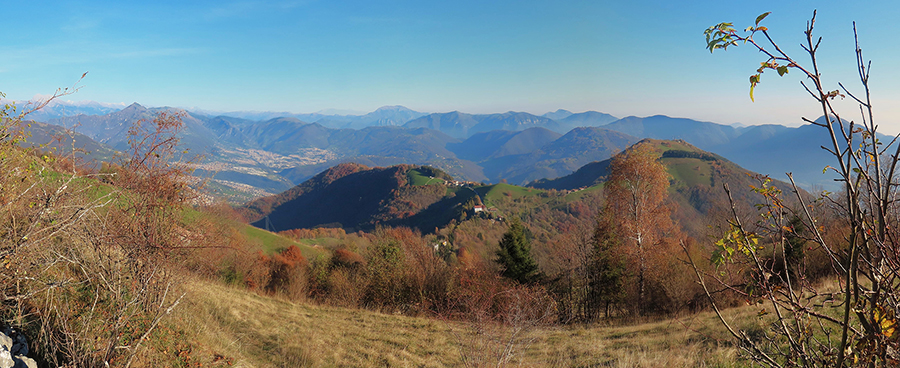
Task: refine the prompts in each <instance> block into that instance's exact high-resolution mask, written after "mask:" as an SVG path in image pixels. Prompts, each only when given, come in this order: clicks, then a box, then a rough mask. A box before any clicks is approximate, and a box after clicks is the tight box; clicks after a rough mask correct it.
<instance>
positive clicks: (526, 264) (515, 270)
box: [496, 220, 543, 283]
mask: <svg viewBox="0 0 900 368" xmlns="http://www.w3.org/2000/svg"><path fill="white" fill-rule="evenodd" d="M496 262H497V263H498V264H499V265H500V267H501V268H502V269H503V271H502V273H501V274H502V275H503V277H506V278H509V279H512V280H515V281H517V282H519V283H530V282H534V281H537V280H539V279H540V278H541V277H542V276H543V275H542V274H541V272H540V270H539V269H538V265H537V262H535V261H534V258H532V257H531V242H530V241H529V240H528V236H527V235H526V229H525V226H524V225H522V223H520V222H519V221H517V220H514V221H513V222H512V224H510V225H509V230H507V231H506V233H505V234H503V238H502V239H500V249H499V250H497V260H496Z"/></svg>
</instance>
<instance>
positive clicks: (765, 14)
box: [756, 12, 772, 26]
mask: <svg viewBox="0 0 900 368" xmlns="http://www.w3.org/2000/svg"><path fill="white" fill-rule="evenodd" d="M769 14H772V12H765V13H762V14H760V15H759V16H758V17H756V25H757V26H758V25H759V22H762V20H763V19H766V17H768V16H769Z"/></svg>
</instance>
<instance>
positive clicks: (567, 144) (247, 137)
mask: <svg viewBox="0 0 900 368" xmlns="http://www.w3.org/2000/svg"><path fill="white" fill-rule="evenodd" d="M83 106H84V109H85V110H83V111H91V110H90V109H94V108H100V107H97V106H100V105H92V104H83ZM101 107H102V106H101ZM72 108H73V109H74V107H72ZM104 108H110V107H104ZM163 110H177V109H171V108H150V109H148V108H145V107H143V106H141V105H139V104H132V105H129V106H127V107H125V108H122V109H119V110H116V111H112V112H107V113H105V114H87V113H81V114H76V115H68V116H63V117H54V118H48V119H45V121H46V122H47V123H49V124H53V125H59V126H63V127H70V128H72V127H74V130H75V131H76V132H77V133H79V134H83V135H84V136H85V137H89V138H91V139H93V140H95V141H96V142H97V143H96V145H92V146H91V147H95V148H96V149H97V150H100V148H99V147H104V148H103V149H115V150H123V149H125V148H126V147H127V142H128V137H127V130H128V127H129V126H130V125H131V124H132V123H134V122H135V121H138V120H141V119H151V118H152V117H153V116H154V115H155V114H157V113H158V112H160V111H163ZM66 111H68V113H72V112H74V111H82V110H66ZM178 111H182V112H183V113H184V114H185V117H184V125H185V129H184V131H183V132H182V134H181V138H182V146H183V148H186V149H189V150H190V152H193V153H197V154H202V155H204V156H205V160H204V162H203V164H201V165H199V166H198V169H199V171H198V173H199V174H203V175H212V174H216V175H215V178H216V180H214V181H213V183H214V184H215V185H217V186H219V189H220V190H221V191H222V193H223V195H226V196H229V197H231V198H232V200H235V201H239V200H248V199H252V198H254V197H256V196H259V195H265V194H273V193H278V192H280V191H283V190H286V189H288V188H290V187H291V186H292V185H295V184H299V183H302V182H304V181H305V180H307V179H309V178H312V177H313V176H315V175H316V174H318V173H320V172H322V171H323V170H325V169H327V168H329V167H332V166H335V165H337V164H340V163H346V162H356V163H359V164H363V165H368V166H392V165H397V164H414V165H431V166H434V167H437V168H439V169H441V170H444V171H446V172H447V173H449V174H450V175H453V176H454V177H457V178H459V179H462V180H469V181H477V182H481V181H485V182H495V183H496V182H500V181H501V180H505V181H508V182H509V183H511V184H517V185H522V184H525V183H528V182H532V181H536V180H539V179H553V178H557V177H563V176H566V175H569V174H572V173H573V172H575V170H577V169H578V168H580V167H582V166H584V165H586V164H588V163H590V162H592V161H603V160H605V159H608V158H609V157H611V156H612V155H613V154H615V153H616V152H618V151H620V150H622V149H624V148H625V147H628V146H630V145H631V144H633V143H635V142H637V141H639V140H641V139H643V138H653V139H665V140H672V139H681V140H684V141H686V142H687V143H690V144H692V145H694V146H696V147H698V148H700V149H703V150H706V151H709V152H714V153H716V154H718V155H720V156H722V157H726V158H728V159H730V160H731V161H733V162H735V163H737V164H738V165H741V166H742V167H745V168H747V169H750V170H753V171H756V172H761V173H766V174H770V175H772V176H773V177H776V178H780V179H784V178H786V176H785V174H784V173H785V172H787V171H791V172H793V174H794V177H795V179H796V180H797V182H798V183H799V184H801V185H803V186H805V187H807V188H809V187H820V188H824V189H829V190H833V189H836V188H837V185H836V184H835V182H834V181H833V180H832V176H830V175H823V174H822V170H823V168H825V167H826V166H827V165H830V164H832V160H833V159H832V158H830V157H829V156H828V154H827V153H826V152H825V151H823V150H822V149H821V148H820V147H819V146H820V145H821V144H822V143H823V142H826V137H825V136H824V130H823V129H819V128H817V127H814V126H810V125H806V126H801V127H797V128H790V127H785V126H780V125H762V126H748V127H738V126H731V125H723V124H716V123H712V122H702V121H696V120H692V119H686V118H673V117H668V116H662V115H657V116H650V117H634V116H629V117H625V118H622V119H617V118H616V117H614V116H611V115H609V114H604V113H601V112H596V111H587V112H582V113H572V112H570V111H566V110H557V111H555V112H549V113H547V114H544V115H543V116H537V115H533V114H529V113H525V112H506V113H498V114H467V113H463V112H458V111H454V112H449V113H432V114H427V113H422V112H417V111H413V110H410V109H407V108H405V107H402V106H387V107H383V108H380V109H378V110H376V111H373V112H371V113H367V114H362V115H323V114H294V115H291V116H279V117H272V118H269V119H265V120H254V119H247V118H245V117H248V116H251V115H252V114H250V113H248V114H244V115H243V116H245V117H240V116H228V115H218V116H211V115H208V114H203V113H194V112H188V111H183V110H178ZM48 114H49V112H48ZM54 114H55V113H54ZM256 114H264V113H256ZM51 115H53V114H49V115H46V116H51ZM233 115H240V114H237V113H235V114H233ZM31 117H33V118H40V117H41V115H32V116H31ZM38 120H39V119H38ZM36 129H37V128H36ZM38 143H39V142H38ZM110 152H111V151H110ZM104 155H105V156H109V155H108V154H104ZM248 188H250V189H251V190H250V191H249V192H248V191H247V190H248Z"/></svg>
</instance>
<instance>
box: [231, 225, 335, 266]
mask: <svg viewBox="0 0 900 368" xmlns="http://www.w3.org/2000/svg"><path fill="white" fill-rule="evenodd" d="M236 226H238V227H239V228H240V231H241V233H242V234H243V235H244V236H246V237H247V239H248V240H249V241H251V242H258V243H259V244H260V245H261V246H262V249H263V251H264V252H265V253H267V254H275V253H277V252H280V251H281V250H283V249H286V248H287V247H290V246H291V245H296V246H297V247H298V248H300V252H301V253H303V256H304V257H306V259H315V258H316V256H318V255H319V253H321V251H320V250H318V249H316V248H313V247H312V246H313V245H315V244H309V243H307V242H303V243H298V242H295V241H293V240H291V239H288V238H285V237H283V236H281V235H278V234H275V233H271V232H268V231H265V230H262V229H259V228H255V227H253V226H250V225H245V224H237V225H236Z"/></svg>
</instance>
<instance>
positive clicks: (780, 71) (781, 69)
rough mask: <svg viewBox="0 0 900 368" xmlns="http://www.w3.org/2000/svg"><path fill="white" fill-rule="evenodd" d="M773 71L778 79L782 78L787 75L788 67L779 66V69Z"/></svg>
mask: <svg viewBox="0 0 900 368" xmlns="http://www.w3.org/2000/svg"><path fill="white" fill-rule="evenodd" d="M775 70H777V71H778V76H779V77H783V76H784V75H785V74H787V73H788V67H787V66H779V67H778V68H776V69H775Z"/></svg>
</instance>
